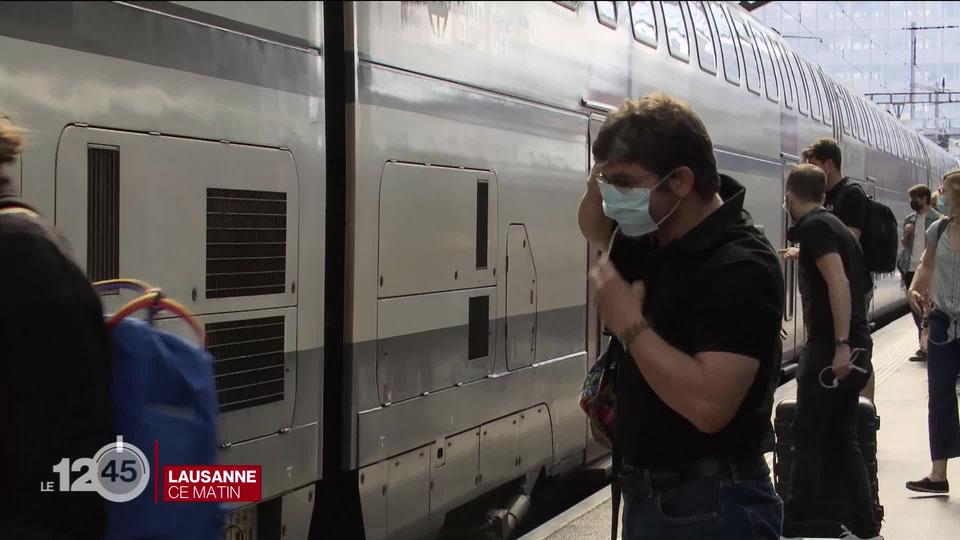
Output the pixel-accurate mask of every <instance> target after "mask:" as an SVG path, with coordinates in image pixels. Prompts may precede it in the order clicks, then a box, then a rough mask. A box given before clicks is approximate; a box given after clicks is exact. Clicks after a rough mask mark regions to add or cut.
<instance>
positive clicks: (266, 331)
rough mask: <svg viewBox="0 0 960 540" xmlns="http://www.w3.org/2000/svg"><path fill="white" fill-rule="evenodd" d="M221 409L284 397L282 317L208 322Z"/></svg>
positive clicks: (208, 344) (209, 345)
mask: <svg viewBox="0 0 960 540" xmlns="http://www.w3.org/2000/svg"><path fill="white" fill-rule="evenodd" d="M205 330H206V334H207V348H208V349H209V350H210V354H212V355H213V358H214V363H213V370H214V374H215V375H216V378H217V400H218V401H219V403H220V412H227V411H235V410H238V409H246V408H249V407H256V406H257V405H264V404H267V403H272V402H274V401H283V380H284V367H283V336H284V332H283V317H266V318H262V319H246V320H242V321H228V322H218V323H209V324H207V325H206V326H205Z"/></svg>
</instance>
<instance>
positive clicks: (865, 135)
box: [851, 96, 870, 142]
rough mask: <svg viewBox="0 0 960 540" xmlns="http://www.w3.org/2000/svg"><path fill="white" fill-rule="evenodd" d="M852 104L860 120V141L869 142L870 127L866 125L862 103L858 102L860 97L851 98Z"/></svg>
mask: <svg viewBox="0 0 960 540" xmlns="http://www.w3.org/2000/svg"><path fill="white" fill-rule="evenodd" d="M851 99H853V102H854V104H855V105H856V107H857V115H858V117H859V118H860V134H861V135H862V137H860V140H862V141H863V142H869V141H870V125H869V124H868V123H867V112H866V109H865V108H864V107H863V101H861V100H860V96H852V97H851Z"/></svg>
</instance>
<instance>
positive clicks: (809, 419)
mask: <svg viewBox="0 0 960 540" xmlns="http://www.w3.org/2000/svg"><path fill="white" fill-rule="evenodd" d="M826 186H827V177H826V175H825V174H824V172H823V171H822V170H820V168H818V167H816V166H815V165H800V166H797V167H796V168H794V170H793V171H792V172H791V173H790V175H789V176H788V177H787V186H786V195H785V197H784V208H786V210H787V212H788V213H789V214H790V216H791V218H793V220H794V226H793V227H792V228H791V229H790V231H789V233H788V236H787V237H788V238H789V239H790V241H791V242H797V243H799V244H800V245H801V246H803V248H802V249H801V251H800V261H799V268H800V296H801V298H802V301H803V322H804V325H805V326H806V328H807V343H806V344H805V345H804V347H803V350H802V352H801V353H800V364H799V369H798V373H797V416H796V419H795V420H794V423H793V446H794V463H793V470H792V474H791V477H792V480H791V484H790V485H791V486H792V496H791V497H790V498H789V499H788V500H787V505H786V513H785V519H784V531H783V534H784V536H785V537H795V536H800V535H801V534H804V533H805V532H806V531H805V530H804V529H805V528H806V527H809V526H810V525H808V523H810V522H817V521H822V520H823V519H824V518H825V516H822V515H818V510H817V509H814V506H815V505H816V504H817V503H818V501H819V499H820V498H822V496H823V493H822V490H823V485H824V476H825V475H824V473H823V470H824V464H825V463H827V462H828V461H832V462H835V464H836V467H835V469H836V470H837V471H841V472H840V474H842V475H844V476H843V477H842V478H837V479H836V480H837V482H832V484H836V485H837V486H838V487H839V490H840V491H841V493H840V499H841V500H844V501H848V502H850V507H851V508H852V511H851V512H850V515H847V516H843V521H844V523H842V524H841V525H843V526H845V527H849V529H848V536H845V537H844V538H850V539H856V538H874V537H876V536H877V535H878V534H879V532H880V522H879V520H878V519H877V516H876V514H875V513H874V502H873V497H872V493H871V487H870V479H869V476H868V472H867V466H866V463H865V462H864V458H863V454H862V453H861V451H860V447H859V443H858V438H857V425H856V420H857V404H858V402H859V392H860V390H862V389H863V387H864V386H865V385H866V383H867V380H868V378H869V375H870V373H871V372H872V366H871V363H870V356H871V351H872V348H873V342H872V340H871V338H870V329H869V327H868V326H867V315H866V302H864V295H865V294H866V289H867V287H869V286H870V275H869V272H868V271H867V268H866V264H865V262H864V259H863V253H862V251H861V250H860V245H859V243H858V242H857V239H856V237H854V236H853V234H852V233H851V232H850V230H849V229H848V228H847V227H846V226H844V223H843V222H842V221H840V219H839V218H838V217H837V216H834V215H833V214H831V213H830V212H828V211H827V210H826V209H825V208H823V206H822V205H823V201H824V195H825V192H826ZM807 530H809V529H807ZM851 530H852V535H851ZM833 532H835V533H836V534H840V533H841V528H840V526H839V525H838V526H836V530H835V531H833ZM819 535H820V534H818V536H819Z"/></svg>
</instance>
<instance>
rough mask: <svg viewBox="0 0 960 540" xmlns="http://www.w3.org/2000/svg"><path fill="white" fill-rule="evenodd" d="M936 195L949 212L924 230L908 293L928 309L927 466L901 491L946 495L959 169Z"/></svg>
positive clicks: (958, 305) (959, 298) (955, 445)
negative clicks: (923, 247) (923, 244)
mask: <svg viewBox="0 0 960 540" xmlns="http://www.w3.org/2000/svg"><path fill="white" fill-rule="evenodd" d="M940 196H941V197H942V198H944V199H945V202H949V207H950V209H951V211H950V214H949V215H945V217H943V218H942V219H940V220H939V221H937V222H936V223H934V224H933V225H931V226H930V228H929V229H927V248H926V250H925V251H924V253H923V258H922V260H921V261H920V266H919V268H917V273H916V275H915V276H914V278H913V283H912V284H911V285H910V292H909V297H910V303H911V304H912V305H913V307H914V309H919V308H921V307H922V306H930V307H931V308H932V311H931V313H930V335H929V338H928V343H929V345H928V349H927V355H928V358H927V388H928V391H929V395H930V398H929V402H928V408H929V419H928V422H929V432H930V458H931V460H932V461H933V468H932V471H931V473H930V475H929V476H927V477H925V478H923V479H922V480H918V481H914V482H907V489H910V490H912V491H920V492H924V493H948V492H949V491H950V484H949V483H948V482H947V460H948V459H950V458H955V457H960V417H958V413H957V395H956V385H957V377H958V375H960V220H958V219H957V213H958V209H960V169H954V170H952V171H950V172H948V173H947V174H945V175H944V177H943V190H942V191H941V195H940Z"/></svg>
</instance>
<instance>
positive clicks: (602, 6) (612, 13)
mask: <svg viewBox="0 0 960 540" xmlns="http://www.w3.org/2000/svg"><path fill="white" fill-rule="evenodd" d="M596 6H597V20H598V21H600V24H602V25H604V26H609V27H610V28H616V27H617V3H616V2H596Z"/></svg>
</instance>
